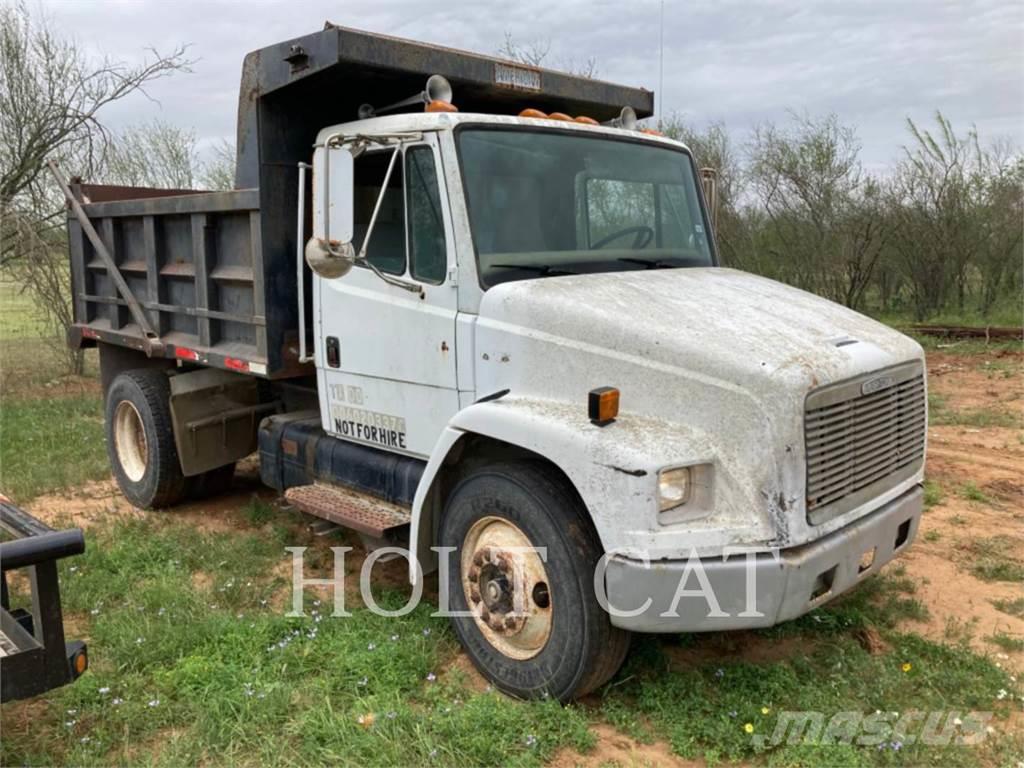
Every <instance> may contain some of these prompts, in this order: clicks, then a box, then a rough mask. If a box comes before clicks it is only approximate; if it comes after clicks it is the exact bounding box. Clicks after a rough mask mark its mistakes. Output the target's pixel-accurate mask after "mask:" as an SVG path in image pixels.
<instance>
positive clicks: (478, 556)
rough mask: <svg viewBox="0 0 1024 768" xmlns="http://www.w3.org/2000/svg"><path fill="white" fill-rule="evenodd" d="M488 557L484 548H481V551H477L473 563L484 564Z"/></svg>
mask: <svg viewBox="0 0 1024 768" xmlns="http://www.w3.org/2000/svg"><path fill="white" fill-rule="evenodd" d="M486 559H487V558H486V557H485V556H484V553H483V550H481V551H480V552H477V553H476V554H475V555H473V565H478V566H479V565H483V564H484V560H486Z"/></svg>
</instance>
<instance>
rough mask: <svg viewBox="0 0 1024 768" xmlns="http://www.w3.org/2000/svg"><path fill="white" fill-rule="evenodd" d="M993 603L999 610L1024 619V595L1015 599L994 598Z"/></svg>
mask: <svg viewBox="0 0 1024 768" xmlns="http://www.w3.org/2000/svg"><path fill="white" fill-rule="evenodd" d="M992 605H994V606H995V607H996V610H998V611H1002V612H1003V613H1006V614H1009V615H1010V616H1016V617H1017V618H1018V619H1024V597H1018V598H1017V599H1015V600H1007V599H999V600H993V601H992Z"/></svg>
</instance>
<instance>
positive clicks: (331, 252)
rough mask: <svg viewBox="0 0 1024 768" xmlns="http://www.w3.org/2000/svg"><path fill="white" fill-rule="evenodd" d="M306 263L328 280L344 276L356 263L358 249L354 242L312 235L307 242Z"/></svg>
mask: <svg viewBox="0 0 1024 768" xmlns="http://www.w3.org/2000/svg"><path fill="white" fill-rule="evenodd" d="M306 263H307V264H309V268H310V269H312V270H313V272H315V273H316V274H317V275H319V276H320V277H322V278H324V279H326V280H333V279H335V278H337V277H344V276H345V275H347V274H348V273H349V270H351V269H352V267H353V265H355V263H356V249H355V248H353V247H352V243H342V242H339V241H337V240H324V239H323V238H321V237H311V238H309V242H307V243H306Z"/></svg>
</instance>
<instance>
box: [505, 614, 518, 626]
mask: <svg viewBox="0 0 1024 768" xmlns="http://www.w3.org/2000/svg"><path fill="white" fill-rule="evenodd" d="M515 625H516V617H515V616H506V617H505V626H506V627H508V628H509V629H512V627H514V626H515Z"/></svg>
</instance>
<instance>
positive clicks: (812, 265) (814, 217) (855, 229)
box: [750, 115, 888, 308]
mask: <svg viewBox="0 0 1024 768" xmlns="http://www.w3.org/2000/svg"><path fill="white" fill-rule="evenodd" d="M859 152H860V144H859V142H858V140H857V136H856V133H855V131H854V130H853V129H852V128H850V127H849V126H844V125H842V124H841V123H840V122H839V120H838V118H837V117H836V116H835V115H828V116H826V117H824V118H811V117H808V116H800V115H794V116H793V122H792V124H791V126H789V127H788V128H779V127H777V126H775V125H773V124H770V123H769V124H765V125H762V126H759V127H757V128H756V129H755V130H754V134H753V139H752V141H751V145H750V154H751V160H750V176H751V180H752V189H753V192H754V194H756V195H757V198H758V200H759V204H760V206H761V208H762V209H763V211H764V213H765V215H766V217H767V219H766V226H765V227H764V228H763V229H762V231H761V233H760V235H759V241H760V243H761V246H762V247H763V248H764V249H765V250H766V252H767V255H769V256H770V257H771V260H772V262H773V263H774V264H775V266H776V269H777V270H778V272H777V275H778V276H779V277H780V278H782V279H784V280H786V281H787V282H791V283H793V284H795V285H798V286H800V287H802V288H806V289H807V290H811V291H815V292H817V293H820V294H823V295H825V296H827V297H828V298H831V299H833V300H834V301H839V302H842V303H844V304H846V305H847V306H850V307H854V308H856V307H858V306H859V305H860V304H861V302H862V301H863V299H864V296H865V293H866V291H867V288H868V286H869V285H870V283H871V281H872V278H873V275H874V271H875V267H876V265H877V263H878V260H879V258H880V255H881V252H882V248H883V246H884V243H885V240H886V238H887V237H888V223H887V220H886V219H885V218H881V217H878V216H877V213H878V209H879V206H880V205H881V199H880V193H879V187H878V184H877V183H876V182H874V181H872V180H870V179H869V178H868V177H866V176H865V174H864V173H863V170H862V168H861V165H860V161H859V159H858V156H859Z"/></svg>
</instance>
